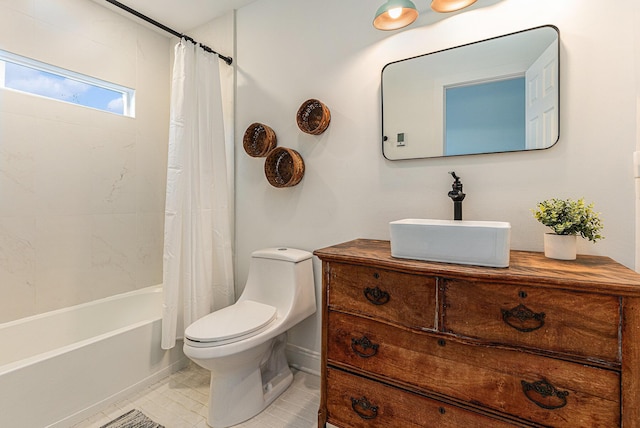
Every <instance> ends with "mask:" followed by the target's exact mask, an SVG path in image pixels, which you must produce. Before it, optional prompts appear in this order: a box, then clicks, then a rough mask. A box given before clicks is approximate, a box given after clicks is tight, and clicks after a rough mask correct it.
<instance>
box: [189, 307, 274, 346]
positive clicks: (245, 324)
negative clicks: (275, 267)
mask: <svg viewBox="0 0 640 428" xmlns="http://www.w3.org/2000/svg"><path fill="white" fill-rule="evenodd" d="M276 315H277V310H276V308H275V307H273V306H270V305H265V304H264V303H259V302H254V301H253V300H243V301H240V302H238V303H236V304H234V305H231V306H227V307H226V308H223V309H220V310H218V311H215V312H212V313H210V314H209V315H206V316H204V317H202V318H200V319H199V320H197V321H196V322H194V323H193V324H191V325H190V326H189V327H187V329H186V330H185V333H184V335H185V341H188V342H189V344H190V345H191V346H196V347H211V346H220V345H224V344H227V343H232V342H237V341H239V340H242V339H244V338H246V337H248V336H253V335H255V334H257V333H258V332H259V331H261V330H264V329H266V328H267V327H268V326H269V324H271V323H272V322H273V320H275V319H276Z"/></svg>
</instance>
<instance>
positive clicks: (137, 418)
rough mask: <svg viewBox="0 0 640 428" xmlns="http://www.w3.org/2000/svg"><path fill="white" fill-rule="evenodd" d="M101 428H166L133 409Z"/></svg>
mask: <svg viewBox="0 0 640 428" xmlns="http://www.w3.org/2000/svg"><path fill="white" fill-rule="evenodd" d="M100 428H164V426H162V425H160V424H157V423H155V422H153V421H152V420H151V419H149V418H148V417H146V416H145V414H144V413H142V412H141V411H139V410H136V409H133V410H130V411H128V412H127V413H125V414H124V415H122V416H119V417H118V418H116V419H114V420H112V421H111V422H109V423H108V424H106V425H102V426H101V427H100Z"/></svg>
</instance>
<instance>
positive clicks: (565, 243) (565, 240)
mask: <svg viewBox="0 0 640 428" xmlns="http://www.w3.org/2000/svg"><path fill="white" fill-rule="evenodd" d="M576 241H577V236H576V235H556V234H555V233H545V234H544V255H545V257H549V258H550V259H558V260H575V259H576Z"/></svg>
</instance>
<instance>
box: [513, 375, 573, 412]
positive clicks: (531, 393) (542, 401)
mask: <svg viewBox="0 0 640 428" xmlns="http://www.w3.org/2000/svg"><path fill="white" fill-rule="evenodd" d="M520 382H521V383H522V391H523V392H524V395H525V396H526V397H527V398H528V399H529V401H531V402H533V403H534V404H535V405H536V406H538V407H542V408H543V409H547V410H555V409H560V408H562V407H564V406H566V405H567V395H569V391H559V390H558V389H556V387H555V386H553V385H552V384H550V383H549V382H547V381H546V380H539V381H537V382H533V383H529V382H526V381H524V380H523V381H520Z"/></svg>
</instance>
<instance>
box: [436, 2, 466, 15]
mask: <svg viewBox="0 0 640 428" xmlns="http://www.w3.org/2000/svg"><path fill="white" fill-rule="evenodd" d="M475 2H476V0H433V1H432V2H431V9H433V10H435V11H436V12H441V13H446V12H455V11H456V10H460V9H464V8H465V7H467V6H471V5H472V4H474V3H475Z"/></svg>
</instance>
